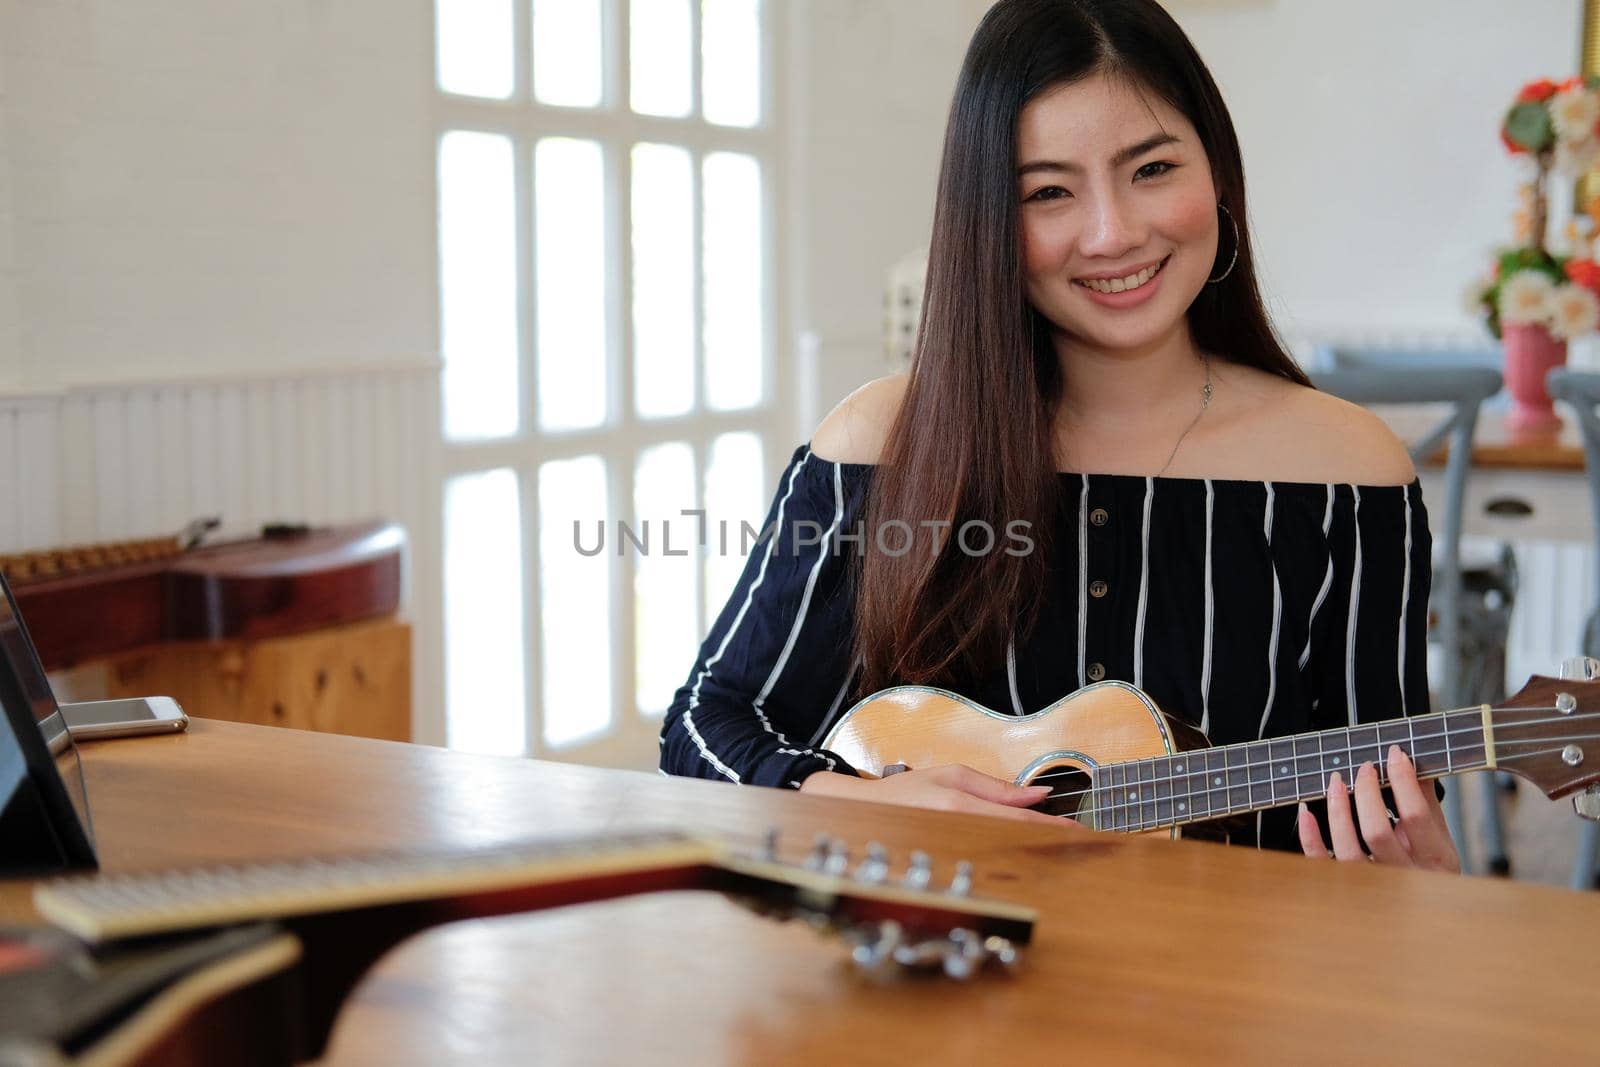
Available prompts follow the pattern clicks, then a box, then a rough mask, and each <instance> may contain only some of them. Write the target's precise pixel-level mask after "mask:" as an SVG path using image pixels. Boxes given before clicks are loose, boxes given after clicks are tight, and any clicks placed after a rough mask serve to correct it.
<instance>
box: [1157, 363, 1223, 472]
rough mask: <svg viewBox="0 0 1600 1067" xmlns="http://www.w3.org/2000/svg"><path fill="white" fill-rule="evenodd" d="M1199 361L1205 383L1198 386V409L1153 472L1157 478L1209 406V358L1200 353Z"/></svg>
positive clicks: (1168, 464) (1164, 470) (1174, 457)
mask: <svg viewBox="0 0 1600 1067" xmlns="http://www.w3.org/2000/svg"><path fill="white" fill-rule="evenodd" d="M1200 362H1201V363H1203V364H1205V368H1206V384H1204V385H1202V386H1201V387H1200V410H1199V411H1197V412H1195V413H1194V418H1193V419H1191V420H1190V421H1189V425H1188V427H1187V428H1186V429H1185V430H1184V431H1183V432H1182V433H1180V434H1179V435H1178V440H1177V441H1176V442H1174V443H1173V446H1172V454H1171V455H1169V456H1167V461H1166V462H1165V463H1163V464H1162V465H1161V469H1160V470H1158V471H1156V473H1155V476H1156V477H1157V478H1159V477H1161V476H1162V475H1163V474H1165V473H1167V468H1168V467H1170V466H1172V461H1173V460H1174V459H1176V458H1177V455H1178V449H1179V448H1180V447H1181V446H1182V445H1183V439H1184V438H1185V437H1188V436H1189V431H1190V430H1192V429H1194V428H1195V427H1196V426H1198V425H1199V424H1200V417H1201V416H1202V415H1204V414H1205V413H1206V408H1208V407H1210V406H1211V360H1210V359H1209V358H1208V357H1207V356H1206V355H1204V354H1203V353H1202V354H1201V356H1200Z"/></svg>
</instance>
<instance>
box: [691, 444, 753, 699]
mask: <svg viewBox="0 0 1600 1067" xmlns="http://www.w3.org/2000/svg"><path fill="white" fill-rule="evenodd" d="M765 481H766V475H765V474H764V473H763V470H762V459H761V438H760V437H758V436H756V435H755V434H753V433H725V434H722V435H721V436H719V437H718V438H717V439H716V440H714V441H712V442H711V462H710V463H708V464H707V465H706V527H707V537H706V569H705V583H706V584H705V590H706V612H707V614H708V615H710V616H712V617H715V615H716V613H717V612H719V611H721V610H722V605H723V604H725V603H727V600H728V597H729V596H730V595H731V594H732V593H733V587H734V585H735V584H736V583H737V582H738V580H739V572H740V571H741V570H743V569H744V564H745V560H746V559H748V558H749V556H750V555H751V553H755V552H762V551H765V550H766V549H767V548H769V547H770V546H761V545H757V544H756V537H757V536H759V535H760V533H761V524H762V523H763V522H765V521H766V517H767V499H766V498H767V492H766V485H765V484H764V483H765ZM746 525H748V526H749V527H750V531H751V532H749V533H747V532H746V531H745V529H744V527H745V526H746ZM707 621H708V622H709V620H707ZM691 662H692V660H691ZM680 681H681V679H680Z"/></svg>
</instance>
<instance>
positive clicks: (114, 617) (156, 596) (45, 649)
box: [0, 522, 405, 671]
mask: <svg viewBox="0 0 1600 1067" xmlns="http://www.w3.org/2000/svg"><path fill="white" fill-rule="evenodd" d="M270 532H271V534H272V536H263V537H258V538H248V539H244V540H238V541H223V542H218V543H216V544H212V545H205V546H203V547H196V548H187V549H186V548H184V547H183V546H182V544H181V543H180V542H179V541H178V540H177V539H175V538H166V539H156V540H151V541H138V542H126V543H122V544H114V545H90V546H82V547H77V548H72V549H61V550H56V551H50V552H37V553H29V554H27V555H22V556H6V557H0V567H3V568H4V569H5V572H6V576H7V578H8V580H9V581H10V582H11V585H12V590H13V592H14V593H15V594H16V598H17V606H18V607H19V608H20V610H21V611H22V613H23V615H24V617H26V618H27V620H28V629H29V630H30V631H31V632H32V634H33V639H34V643H35V644H36V645H37V646H38V648H39V655H40V658H41V659H42V660H43V662H44V666H45V669H46V670H50V671H54V670H59V669H61V668H64V667H69V666H72V665H73V664H75V663H79V662H82V661H84V660H88V659H93V658H96V657H100V656H106V655H111V654H113V653H118V652H125V651H127V650H129V649H135V648H141V647H144V646H148V645H155V644H159V643H162V642H171V641H221V640H225V639H233V638H243V639H257V638H267V637H279V636H283V635H286V634H296V633H302V632H305V631H308V630H314V629H319V628H322V627H327V626H335V625H341V624H344V623H352V622H358V621H361V620H364V619H374V618H381V617H384V616H388V615H392V614H394V613H395V611H396V610H398V608H399V605H400V580H401V569H402V558H401V557H402V553H403V551H404V548H405V533H404V531H402V530H401V529H400V527H398V526H396V525H394V524H393V523H383V522H369V523H361V524H357V525H351V526H339V527H331V528H327V529H301V528H293V527H290V528H274V529H272V530H271V531H270Z"/></svg>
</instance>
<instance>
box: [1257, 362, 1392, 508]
mask: <svg viewBox="0 0 1600 1067" xmlns="http://www.w3.org/2000/svg"><path fill="white" fill-rule="evenodd" d="M1286 384H1288V385H1289V386H1290V392H1288V393H1287V394H1286V396H1285V402H1284V403H1283V404H1282V405H1281V407H1280V409H1279V414H1278V416H1277V421H1279V423H1280V427H1281V430H1282V432H1283V437H1282V439H1283V440H1284V441H1285V443H1286V445H1288V451H1289V453H1290V454H1292V455H1294V456H1296V457H1297V459H1298V460H1299V462H1301V463H1303V464H1304V466H1305V468H1306V470H1307V473H1308V476H1307V477H1303V478H1299V479H1297V480H1299V481H1314V482H1336V483H1350V484H1353V485H1409V484H1411V481H1412V479H1414V478H1416V476H1417V471H1416V467H1415V466H1414V465H1413V464H1412V462H1411V454H1410V453H1409V452H1407V451H1406V446H1405V443H1404V442H1402V441H1401V440H1400V438H1399V437H1397V436H1395V432H1394V431H1393V430H1391V429H1390V428H1389V424H1388V423H1386V422H1384V421H1383V419H1382V418H1380V417H1379V416H1378V415H1376V414H1374V413H1373V412H1372V411H1371V410H1370V409H1368V408H1364V407H1362V406H1360V405H1359V404H1352V403H1350V402H1349V401H1348V400H1342V399H1340V398H1339V397H1336V396H1334V395H1333V394H1331V393H1324V392H1321V391H1319V390H1316V389H1308V388H1306V387H1305V386H1301V385H1295V384H1293V383H1286Z"/></svg>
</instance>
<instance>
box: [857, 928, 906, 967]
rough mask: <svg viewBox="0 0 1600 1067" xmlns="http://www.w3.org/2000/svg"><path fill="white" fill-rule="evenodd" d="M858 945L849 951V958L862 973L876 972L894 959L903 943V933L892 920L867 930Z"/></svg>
mask: <svg viewBox="0 0 1600 1067" xmlns="http://www.w3.org/2000/svg"><path fill="white" fill-rule="evenodd" d="M868 929H869V931H870V932H868V933H867V934H866V935H865V937H864V939H863V940H862V941H861V943H860V944H858V945H856V947H855V948H853V949H851V950H850V958H851V959H852V960H854V961H855V964H856V966H857V967H860V968H861V969H862V970H864V971H878V970H881V969H882V968H883V966H884V965H885V964H886V963H888V962H889V961H890V960H893V959H895V957H896V955H897V954H898V953H899V951H900V950H901V948H902V947H903V945H904V943H905V931H904V929H902V928H901V926H900V924H899V923H898V922H896V921H895V920H893V919H885V920H884V921H883V922H881V923H878V924H877V925H876V926H873V927H869V928H868Z"/></svg>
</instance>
